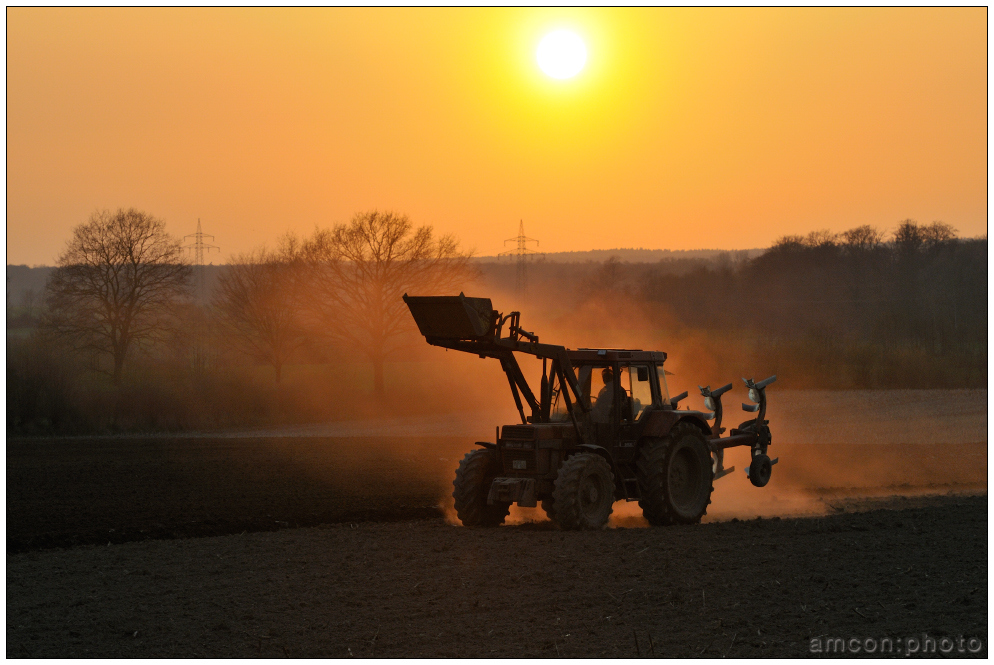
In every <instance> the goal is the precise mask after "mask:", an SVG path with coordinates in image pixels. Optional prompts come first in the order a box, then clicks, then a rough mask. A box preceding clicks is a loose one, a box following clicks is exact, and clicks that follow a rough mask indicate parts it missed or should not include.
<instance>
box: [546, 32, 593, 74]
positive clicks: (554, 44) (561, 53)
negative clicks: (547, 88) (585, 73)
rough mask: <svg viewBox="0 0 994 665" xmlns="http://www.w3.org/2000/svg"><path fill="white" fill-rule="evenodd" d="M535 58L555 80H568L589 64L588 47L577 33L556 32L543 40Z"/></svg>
mask: <svg viewBox="0 0 994 665" xmlns="http://www.w3.org/2000/svg"><path fill="white" fill-rule="evenodd" d="M535 57H536V58H537V59H538V66H539V67H540V68H541V69H542V71H543V72H545V73H546V74H548V75H549V76H551V77H552V78H555V79H568V78H572V77H574V76H576V75H577V74H579V73H580V70H581V69H583V66H584V65H585V64H587V47H586V46H585V45H584V43H583V40H582V39H580V37H579V35H577V34H576V33H575V32H570V31H569V30H556V31H554V32H550V33H549V34H547V35H546V36H545V37H543V38H542V41H541V42H539V44H538V51H537V52H536V53H535Z"/></svg>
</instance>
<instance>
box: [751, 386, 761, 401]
mask: <svg viewBox="0 0 994 665" xmlns="http://www.w3.org/2000/svg"><path fill="white" fill-rule="evenodd" d="M749 399H751V400H752V401H753V402H755V403H756V404H759V391H758V390H756V389H755V388H750V389H749Z"/></svg>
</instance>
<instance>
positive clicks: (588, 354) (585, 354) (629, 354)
mask: <svg viewBox="0 0 994 665" xmlns="http://www.w3.org/2000/svg"><path fill="white" fill-rule="evenodd" d="M566 353H567V355H569V359H570V360H571V361H573V362H616V361H623V360H628V361H655V362H660V363H661V362H663V361H664V360H666V353H665V352H664V351H640V350H638V349H567V350H566Z"/></svg>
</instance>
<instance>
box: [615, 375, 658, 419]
mask: <svg viewBox="0 0 994 665" xmlns="http://www.w3.org/2000/svg"><path fill="white" fill-rule="evenodd" d="M625 374H626V375H627V382H628V386H626V387H628V388H629V391H628V394H629V395H630V396H631V400H630V402H631V405H632V413H631V418H632V419H633V420H638V419H639V418H640V417H641V416H642V413H643V412H644V411H645V409H646V407H648V406H649V405H651V404H652V384H651V383H650V382H649V366H648V365H632V366H631V367H629V368H628V370H627V371H626V372H625ZM622 385H624V384H622Z"/></svg>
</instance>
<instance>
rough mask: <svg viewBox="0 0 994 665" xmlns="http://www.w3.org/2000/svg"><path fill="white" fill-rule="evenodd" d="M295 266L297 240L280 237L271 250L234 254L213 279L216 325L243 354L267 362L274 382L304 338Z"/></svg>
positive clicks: (296, 262)
mask: <svg viewBox="0 0 994 665" xmlns="http://www.w3.org/2000/svg"><path fill="white" fill-rule="evenodd" d="M300 267H301V264H300V260H299V251H298V247H297V242H296V241H295V240H294V239H293V238H292V237H291V236H285V237H284V238H283V240H281V243H280V246H279V247H278V248H277V250H276V251H272V252H271V251H267V250H266V249H260V250H256V251H255V252H251V253H248V254H242V255H240V256H238V257H236V258H235V259H234V261H233V262H232V263H231V264H230V265H229V266H228V267H227V269H226V270H225V271H224V272H222V273H221V275H220V276H219V277H218V282H217V287H216V289H215V291H214V294H215V295H214V299H213V305H214V309H215V311H216V312H217V314H218V322H219V323H220V324H221V329H222V330H223V331H224V332H227V333H228V334H229V336H230V338H231V340H232V341H233V342H234V343H235V346H236V347H238V348H239V349H240V350H241V351H242V352H244V353H245V354H247V355H249V356H251V357H253V358H256V359H257V360H260V361H262V362H265V363H268V364H270V365H272V366H273V369H274V370H275V371H276V383H277V384H278V383H280V381H281V379H282V377H283V365H284V364H286V362H287V360H289V358H290V356H291V354H293V352H294V351H295V350H297V349H298V348H299V347H300V346H301V344H303V343H304V340H305V336H304V330H303V328H302V327H301V325H300V304H301V302H300V293H301V291H300Z"/></svg>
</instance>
